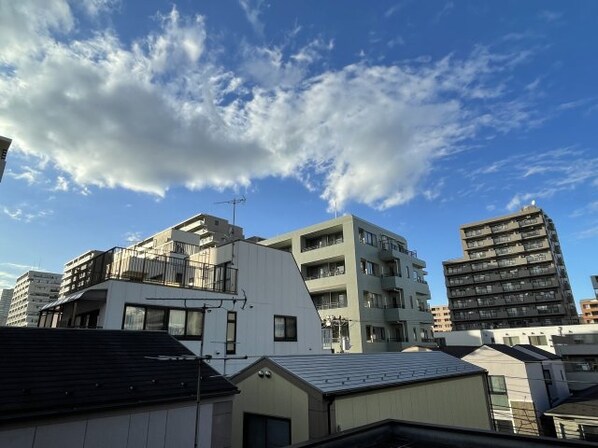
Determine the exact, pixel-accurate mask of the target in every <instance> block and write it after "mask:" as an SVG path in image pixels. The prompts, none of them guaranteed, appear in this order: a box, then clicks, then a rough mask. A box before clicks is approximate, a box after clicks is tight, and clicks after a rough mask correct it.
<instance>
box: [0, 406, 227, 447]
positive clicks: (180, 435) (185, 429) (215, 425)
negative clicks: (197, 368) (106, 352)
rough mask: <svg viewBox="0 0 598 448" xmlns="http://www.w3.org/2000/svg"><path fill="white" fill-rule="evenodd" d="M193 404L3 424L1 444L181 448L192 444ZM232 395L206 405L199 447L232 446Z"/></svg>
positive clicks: (202, 412) (202, 417)
mask: <svg viewBox="0 0 598 448" xmlns="http://www.w3.org/2000/svg"><path fill="white" fill-rule="evenodd" d="M195 413H196V407H195V404H194V403H192V404H189V403H186V404H179V405H170V406H162V407H157V406H155V407H152V408H138V409H137V410H133V411H131V410H129V411H114V412H104V413H95V414H81V415H79V416H73V417H68V418H62V419H53V420H37V421H34V422H26V423H21V424H11V425H5V426H3V427H2V428H0V446H1V447H2V448H65V447H68V448H104V447H110V448H167V447H168V448H170V447H172V448H178V447H187V446H188V447H191V446H193V443H194V431H195ZM230 430H231V399H229V400H226V401H218V402H214V401H210V402H206V403H205V404H202V406H201V413H200V426H199V434H200V439H199V442H200V446H202V447H211V448H224V447H228V446H230Z"/></svg>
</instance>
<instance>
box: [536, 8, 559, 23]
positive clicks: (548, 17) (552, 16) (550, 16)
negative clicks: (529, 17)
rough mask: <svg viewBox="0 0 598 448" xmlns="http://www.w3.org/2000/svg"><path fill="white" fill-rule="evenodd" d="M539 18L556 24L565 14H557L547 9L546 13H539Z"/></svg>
mask: <svg viewBox="0 0 598 448" xmlns="http://www.w3.org/2000/svg"><path fill="white" fill-rule="evenodd" d="M538 17H539V18H540V19H542V20H544V21H545V22H549V23H551V22H556V21H557V20H559V19H560V18H561V17H563V13H561V12H557V11H549V10H547V9H545V10H544V11H540V12H539V13H538Z"/></svg>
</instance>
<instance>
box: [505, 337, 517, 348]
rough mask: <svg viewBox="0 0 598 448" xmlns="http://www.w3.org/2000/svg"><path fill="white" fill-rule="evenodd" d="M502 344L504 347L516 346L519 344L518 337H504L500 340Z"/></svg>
mask: <svg viewBox="0 0 598 448" xmlns="http://www.w3.org/2000/svg"><path fill="white" fill-rule="evenodd" d="M502 341H503V344H506V345H510V346H513V345H517V344H519V336H510V337H509V336H505V337H504V338H502Z"/></svg>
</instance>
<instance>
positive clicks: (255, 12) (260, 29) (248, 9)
mask: <svg viewBox="0 0 598 448" xmlns="http://www.w3.org/2000/svg"><path fill="white" fill-rule="evenodd" d="M255 2H256V4H255V5H253V0H239V4H240V5H241V7H242V8H243V11H244V12H245V16H246V17H247V21H248V22H249V23H250V24H251V26H252V28H253V30H254V31H255V32H256V34H258V35H260V36H263V35H264V24H263V22H262V21H261V20H260V15H261V14H262V6H263V3H264V2H263V0H255Z"/></svg>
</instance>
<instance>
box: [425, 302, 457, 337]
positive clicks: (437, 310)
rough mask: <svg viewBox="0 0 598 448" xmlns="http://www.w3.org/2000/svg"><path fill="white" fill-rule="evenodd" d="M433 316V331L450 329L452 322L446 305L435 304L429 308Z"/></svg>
mask: <svg viewBox="0 0 598 448" xmlns="http://www.w3.org/2000/svg"><path fill="white" fill-rule="evenodd" d="M430 311H431V312H432V317H433V318H434V333H439V332H442V331H451V330H452V329H453V323H452V322H451V311H450V309H449V307H448V305H436V306H432V307H431V308H430Z"/></svg>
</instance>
